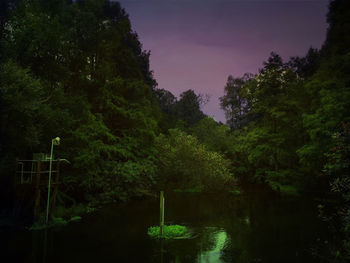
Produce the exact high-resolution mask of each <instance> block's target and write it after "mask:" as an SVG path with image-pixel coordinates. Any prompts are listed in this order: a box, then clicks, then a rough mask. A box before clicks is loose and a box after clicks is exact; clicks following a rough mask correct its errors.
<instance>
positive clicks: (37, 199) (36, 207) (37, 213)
mask: <svg viewBox="0 0 350 263" xmlns="http://www.w3.org/2000/svg"><path fill="white" fill-rule="evenodd" d="M40 170H41V162H40V160H39V161H38V162H37V165H36V176H35V204H34V221H37V220H38V219H39V216H40Z"/></svg>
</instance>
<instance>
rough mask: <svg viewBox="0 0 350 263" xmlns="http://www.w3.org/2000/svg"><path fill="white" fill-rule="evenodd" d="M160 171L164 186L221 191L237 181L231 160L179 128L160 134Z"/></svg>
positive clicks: (157, 144) (158, 154)
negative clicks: (233, 174)
mask: <svg viewBox="0 0 350 263" xmlns="http://www.w3.org/2000/svg"><path fill="white" fill-rule="evenodd" d="M155 143H156V147H157V151H158V153H157V158H158V169H159V170H158V174H159V177H160V180H162V183H163V184H164V185H172V186H173V187H174V188H182V189H183V188H185V189H186V188H196V189H201V190H204V191H214V190H216V191H217V190H221V189H224V188H225V187H228V186H229V185H230V184H233V183H234V182H235V179H234V177H233V176H232V174H231V173H230V170H229V167H230V162H229V161H228V160H227V159H225V158H224V156H223V155H222V154H220V153H218V152H212V151H209V150H208V149H207V148H206V146H205V145H203V144H201V143H199V142H198V140H197V138H196V137H194V136H191V135H188V134H186V133H185V132H182V131H180V130H176V129H174V130H169V135H168V136H165V135H163V134H161V135H160V136H158V137H157V139H156V141H155Z"/></svg>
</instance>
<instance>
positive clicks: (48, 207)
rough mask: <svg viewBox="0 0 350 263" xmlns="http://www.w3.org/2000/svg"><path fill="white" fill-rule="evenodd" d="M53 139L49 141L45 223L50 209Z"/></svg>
mask: <svg viewBox="0 0 350 263" xmlns="http://www.w3.org/2000/svg"><path fill="white" fill-rule="evenodd" d="M53 141H54V140H52V141H51V153H50V168H49V183H48V186H47V187H48V189H47V203H46V224H47V223H48V221H49V209H50V190H51V170H52V155H53Z"/></svg>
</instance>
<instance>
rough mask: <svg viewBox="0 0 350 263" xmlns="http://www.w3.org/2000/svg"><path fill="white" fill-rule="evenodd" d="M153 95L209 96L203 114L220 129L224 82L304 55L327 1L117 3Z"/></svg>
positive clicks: (321, 35)
mask: <svg viewBox="0 0 350 263" xmlns="http://www.w3.org/2000/svg"><path fill="white" fill-rule="evenodd" d="M119 2H120V3H121V4H122V6H123V7H124V8H125V9H126V11H127V13H128V14H129V15H130V20H131V23H132V26H133V29H134V30H135V31H136V32H137V33H138V35H139V37H140V41H141V43H142V44H143V48H144V49H146V50H150V51H151V57H150V62H151V69H152V70H153V71H154V75H155V78H156V80H157V82H158V84H159V85H158V87H159V88H164V89H167V90H169V91H171V92H172V93H173V94H174V95H175V96H177V97H178V96H179V94H180V93H181V92H183V91H185V90H188V89H193V90H195V92H196V93H201V94H209V95H210V101H209V103H208V104H206V105H205V106H203V107H202V110H203V111H204V113H206V114H208V115H210V116H213V117H214V118H215V119H216V120H217V121H222V122H225V116H224V112H223V111H222V110H221V109H220V106H219V100H218V98H219V97H220V96H222V95H223V94H224V86H225V83H226V80H227V77H228V75H230V74H231V75H233V76H235V77H240V76H241V75H243V74H244V73H245V72H251V73H257V72H258V69H259V68H260V67H262V62H263V61H264V60H266V59H267V58H268V56H269V54H270V52H271V51H275V52H277V53H278V54H280V55H281V56H282V57H283V58H284V59H288V58H289V57H290V56H296V55H298V56H303V55H304V54H305V53H306V51H307V50H308V48H309V47H310V46H313V47H316V48H320V47H321V45H322V43H323V41H324V40H325V36H326V30H327V23H326V14H327V7H328V0H274V1H272V0H255V1H253V0H120V1H119Z"/></svg>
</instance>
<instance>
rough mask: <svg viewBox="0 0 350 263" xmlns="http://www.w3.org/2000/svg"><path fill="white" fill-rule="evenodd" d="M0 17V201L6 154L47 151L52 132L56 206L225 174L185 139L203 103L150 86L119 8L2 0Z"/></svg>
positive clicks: (197, 183) (10, 160) (190, 94)
mask: <svg viewBox="0 0 350 263" xmlns="http://www.w3.org/2000/svg"><path fill="white" fill-rule="evenodd" d="M1 11H2V12H1V39H0V54H1V64H0V100H1V109H0V110H1V111H0V112H1V129H0V134H1V141H0V154H1V159H0V169H1V176H0V179H1V186H2V187H1V188H2V191H1V193H2V195H4V196H5V198H2V200H8V199H9V197H10V196H12V193H11V192H12V189H13V188H12V187H8V186H10V185H12V182H13V175H14V173H15V169H16V163H15V160H16V158H19V159H32V156H33V153H41V152H42V153H47V152H49V147H50V142H51V139H52V138H55V137H56V136H59V137H60V138H61V145H60V146H59V147H55V156H58V157H60V158H66V159H68V160H69V161H70V162H71V165H69V166H65V167H64V173H63V176H62V186H60V193H59V196H58V197H59V198H58V199H59V201H60V202H61V203H63V204H65V205H69V204H71V203H72V202H73V203H74V202H97V203H100V202H111V201H114V200H125V199H127V198H129V197H132V196H138V195H143V194H147V193H150V192H152V191H153V190H155V189H159V187H161V186H162V187H170V186H171V187H176V188H200V189H201V190H202V189H204V188H206V185H209V182H208V180H209V181H210V180H214V179H215V182H219V179H220V178H222V179H224V180H225V182H226V181H227V180H229V181H230V180H231V179H232V178H233V176H232V174H231V172H230V171H229V168H228V167H229V161H228V160H226V159H225V158H224V156H223V155H222V154H220V153H215V152H213V151H210V150H208V149H207V148H206V147H204V146H203V145H202V144H201V143H200V142H199V141H198V140H197V139H196V138H195V137H193V136H192V137H191V136H188V134H187V133H186V132H188V129H189V127H192V126H193V125H194V124H196V123H198V122H199V121H200V120H201V119H203V118H204V117H205V115H204V114H203V112H202V111H201V110H200V106H201V104H202V103H205V101H204V100H205V97H204V96H202V95H197V94H195V93H194V91H192V90H188V91H185V92H184V93H182V94H181V95H180V98H179V99H177V98H175V96H173V95H172V94H171V93H170V92H168V91H165V90H162V89H157V88H156V86H157V83H156V81H155V79H154V78H153V74H152V71H151V70H150V69H149V56H150V52H148V51H144V50H143V49H142V45H141V43H140V42H139V40H138V36H137V34H136V33H135V32H134V31H133V30H132V28H131V24H130V21H129V18H128V15H127V13H126V12H125V10H124V9H123V8H122V7H121V6H120V4H119V3H117V2H112V1H107V0H106V1H100V0H84V1H74V2H73V1H66V0H50V1H47V0H21V1H15V0H13V1H12V0H9V1H5V2H2V9H1ZM213 122H214V121H213ZM161 134H166V135H161ZM180 141H181V142H180ZM166 145H169V147H168V148H166V147H165V146H166ZM186 147H187V148H186ZM180 157H181V158H182V159H177V158H180ZM185 161H186V162H185ZM217 162H222V164H223V165H222V167H220V168H216V166H217V165H218V164H219V163H217ZM198 173H200V174H202V175H200V176H198V175H196V176H192V175H194V174H198ZM210 178H211V179H210ZM231 181H233V180H231ZM213 185H214V184H211V187H212V186H213ZM219 186H222V187H223V186H224V184H222V183H221V184H220V183H218V187H219ZM5 203H11V202H5Z"/></svg>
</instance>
